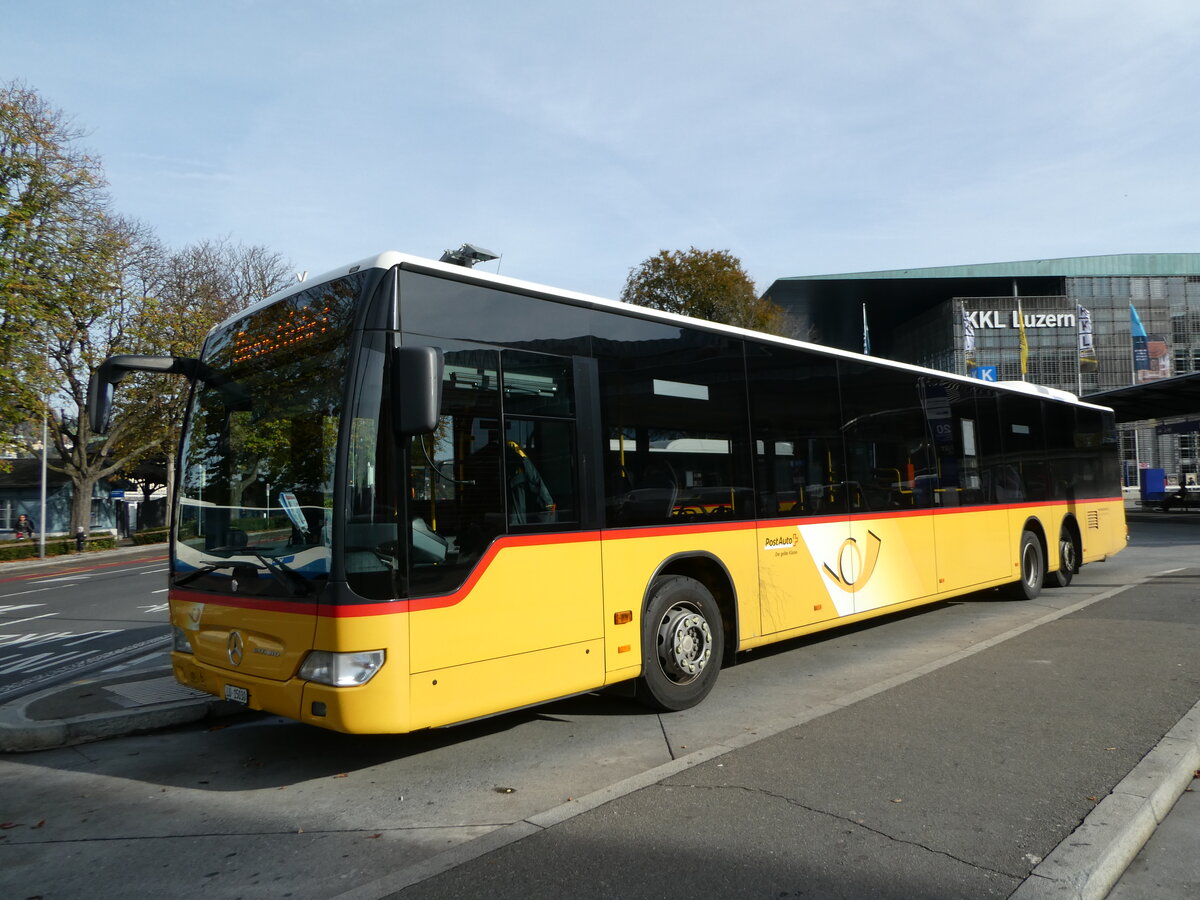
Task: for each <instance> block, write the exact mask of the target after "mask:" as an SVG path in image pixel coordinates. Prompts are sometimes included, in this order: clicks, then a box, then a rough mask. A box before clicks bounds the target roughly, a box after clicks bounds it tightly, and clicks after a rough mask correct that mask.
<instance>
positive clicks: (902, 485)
mask: <svg viewBox="0 0 1200 900" xmlns="http://www.w3.org/2000/svg"><path fill="white" fill-rule="evenodd" d="M839 367H840V369H841V372H842V416H843V419H844V422H845V424H844V426H843V427H844V434H845V442H846V483H847V497H848V500H849V502H850V505H851V509H852V510H853V511H855V512H879V511H886V510H894V509H913V508H916V507H926V506H932V505H934V504H935V503H940V502H941V487H940V483H939V479H938V469H937V467H936V466H935V465H934V462H933V454H931V452H930V442H931V435H940V436H941V437H942V439H943V440H944V441H945V442H946V443H947V448H948V452H947V453H946V457H945V458H946V460H947V462H950V461H951V460H952V459H953V455H952V449H951V448H952V447H953V443H954V434H953V432H954V425H953V413H952V411H951V403H950V396H949V393H948V392H947V390H946V388H945V386H944V385H942V384H939V383H929V382H926V381H924V380H922V379H919V378H918V376H916V375H914V374H910V373H908V372H898V371H894V370H888V369H881V368H877V367H874V366H867V365H864V364H862V363H855V362H844V363H840V364H839ZM956 480H957V478H956ZM952 494H953V491H952ZM955 498H956V499H955V502H957V496H956V495H955Z"/></svg>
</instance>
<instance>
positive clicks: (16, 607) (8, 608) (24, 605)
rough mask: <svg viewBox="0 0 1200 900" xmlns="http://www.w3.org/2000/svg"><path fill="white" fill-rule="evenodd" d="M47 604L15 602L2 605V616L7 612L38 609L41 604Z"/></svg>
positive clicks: (43, 604)
mask: <svg viewBox="0 0 1200 900" xmlns="http://www.w3.org/2000/svg"><path fill="white" fill-rule="evenodd" d="M45 605H46V604H45V603H14V604H12V605H11V606H0V616H3V615H5V614H6V613H12V612H17V611H18V610H21V609H37V608H38V607H39V606H45Z"/></svg>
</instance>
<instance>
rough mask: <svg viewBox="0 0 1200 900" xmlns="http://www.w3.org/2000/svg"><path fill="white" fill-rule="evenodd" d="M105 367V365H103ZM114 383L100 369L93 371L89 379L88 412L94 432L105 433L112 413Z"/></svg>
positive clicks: (89, 423)
mask: <svg viewBox="0 0 1200 900" xmlns="http://www.w3.org/2000/svg"><path fill="white" fill-rule="evenodd" d="M101 368H103V366H102V367H101ZM113 387H114V385H113V383H112V382H111V381H106V380H105V379H104V378H102V377H101V375H100V369H97V370H96V371H94V372H92V377H91V380H90V381H88V398H87V414H88V425H90V426H91V429H92V434H105V433H106V432H107V431H108V419H109V417H110V416H111V415H112V401H113Z"/></svg>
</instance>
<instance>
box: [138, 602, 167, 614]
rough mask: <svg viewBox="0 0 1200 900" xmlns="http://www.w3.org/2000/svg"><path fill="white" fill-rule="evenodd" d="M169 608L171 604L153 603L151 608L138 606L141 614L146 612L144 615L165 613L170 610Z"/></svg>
mask: <svg viewBox="0 0 1200 900" xmlns="http://www.w3.org/2000/svg"><path fill="white" fill-rule="evenodd" d="M170 606H171V604H169V603H155V604H154V605H152V606H139V607H138V609H140V610H142V612H146V613H160V612H166V611H167V610H168V609H169V608H170Z"/></svg>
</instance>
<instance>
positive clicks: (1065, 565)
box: [1046, 528, 1079, 587]
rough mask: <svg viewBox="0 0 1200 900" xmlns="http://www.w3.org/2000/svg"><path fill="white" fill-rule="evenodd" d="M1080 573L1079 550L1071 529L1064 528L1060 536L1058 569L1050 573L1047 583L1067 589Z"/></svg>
mask: <svg viewBox="0 0 1200 900" xmlns="http://www.w3.org/2000/svg"><path fill="white" fill-rule="evenodd" d="M1077 571H1079V549H1078V548H1077V547H1076V546H1075V536H1074V535H1073V534H1072V533H1071V531H1070V529H1067V528H1063V530H1062V532H1061V533H1060V534H1059V535H1058V568H1057V569H1055V570H1054V571H1053V572H1051V573H1050V577H1049V578H1048V579H1047V580H1046V583H1047V584H1048V585H1049V586H1050V587H1066V586H1067V585H1069V584H1070V583H1071V579H1072V578H1074V577H1075V573H1076V572H1077Z"/></svg>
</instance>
